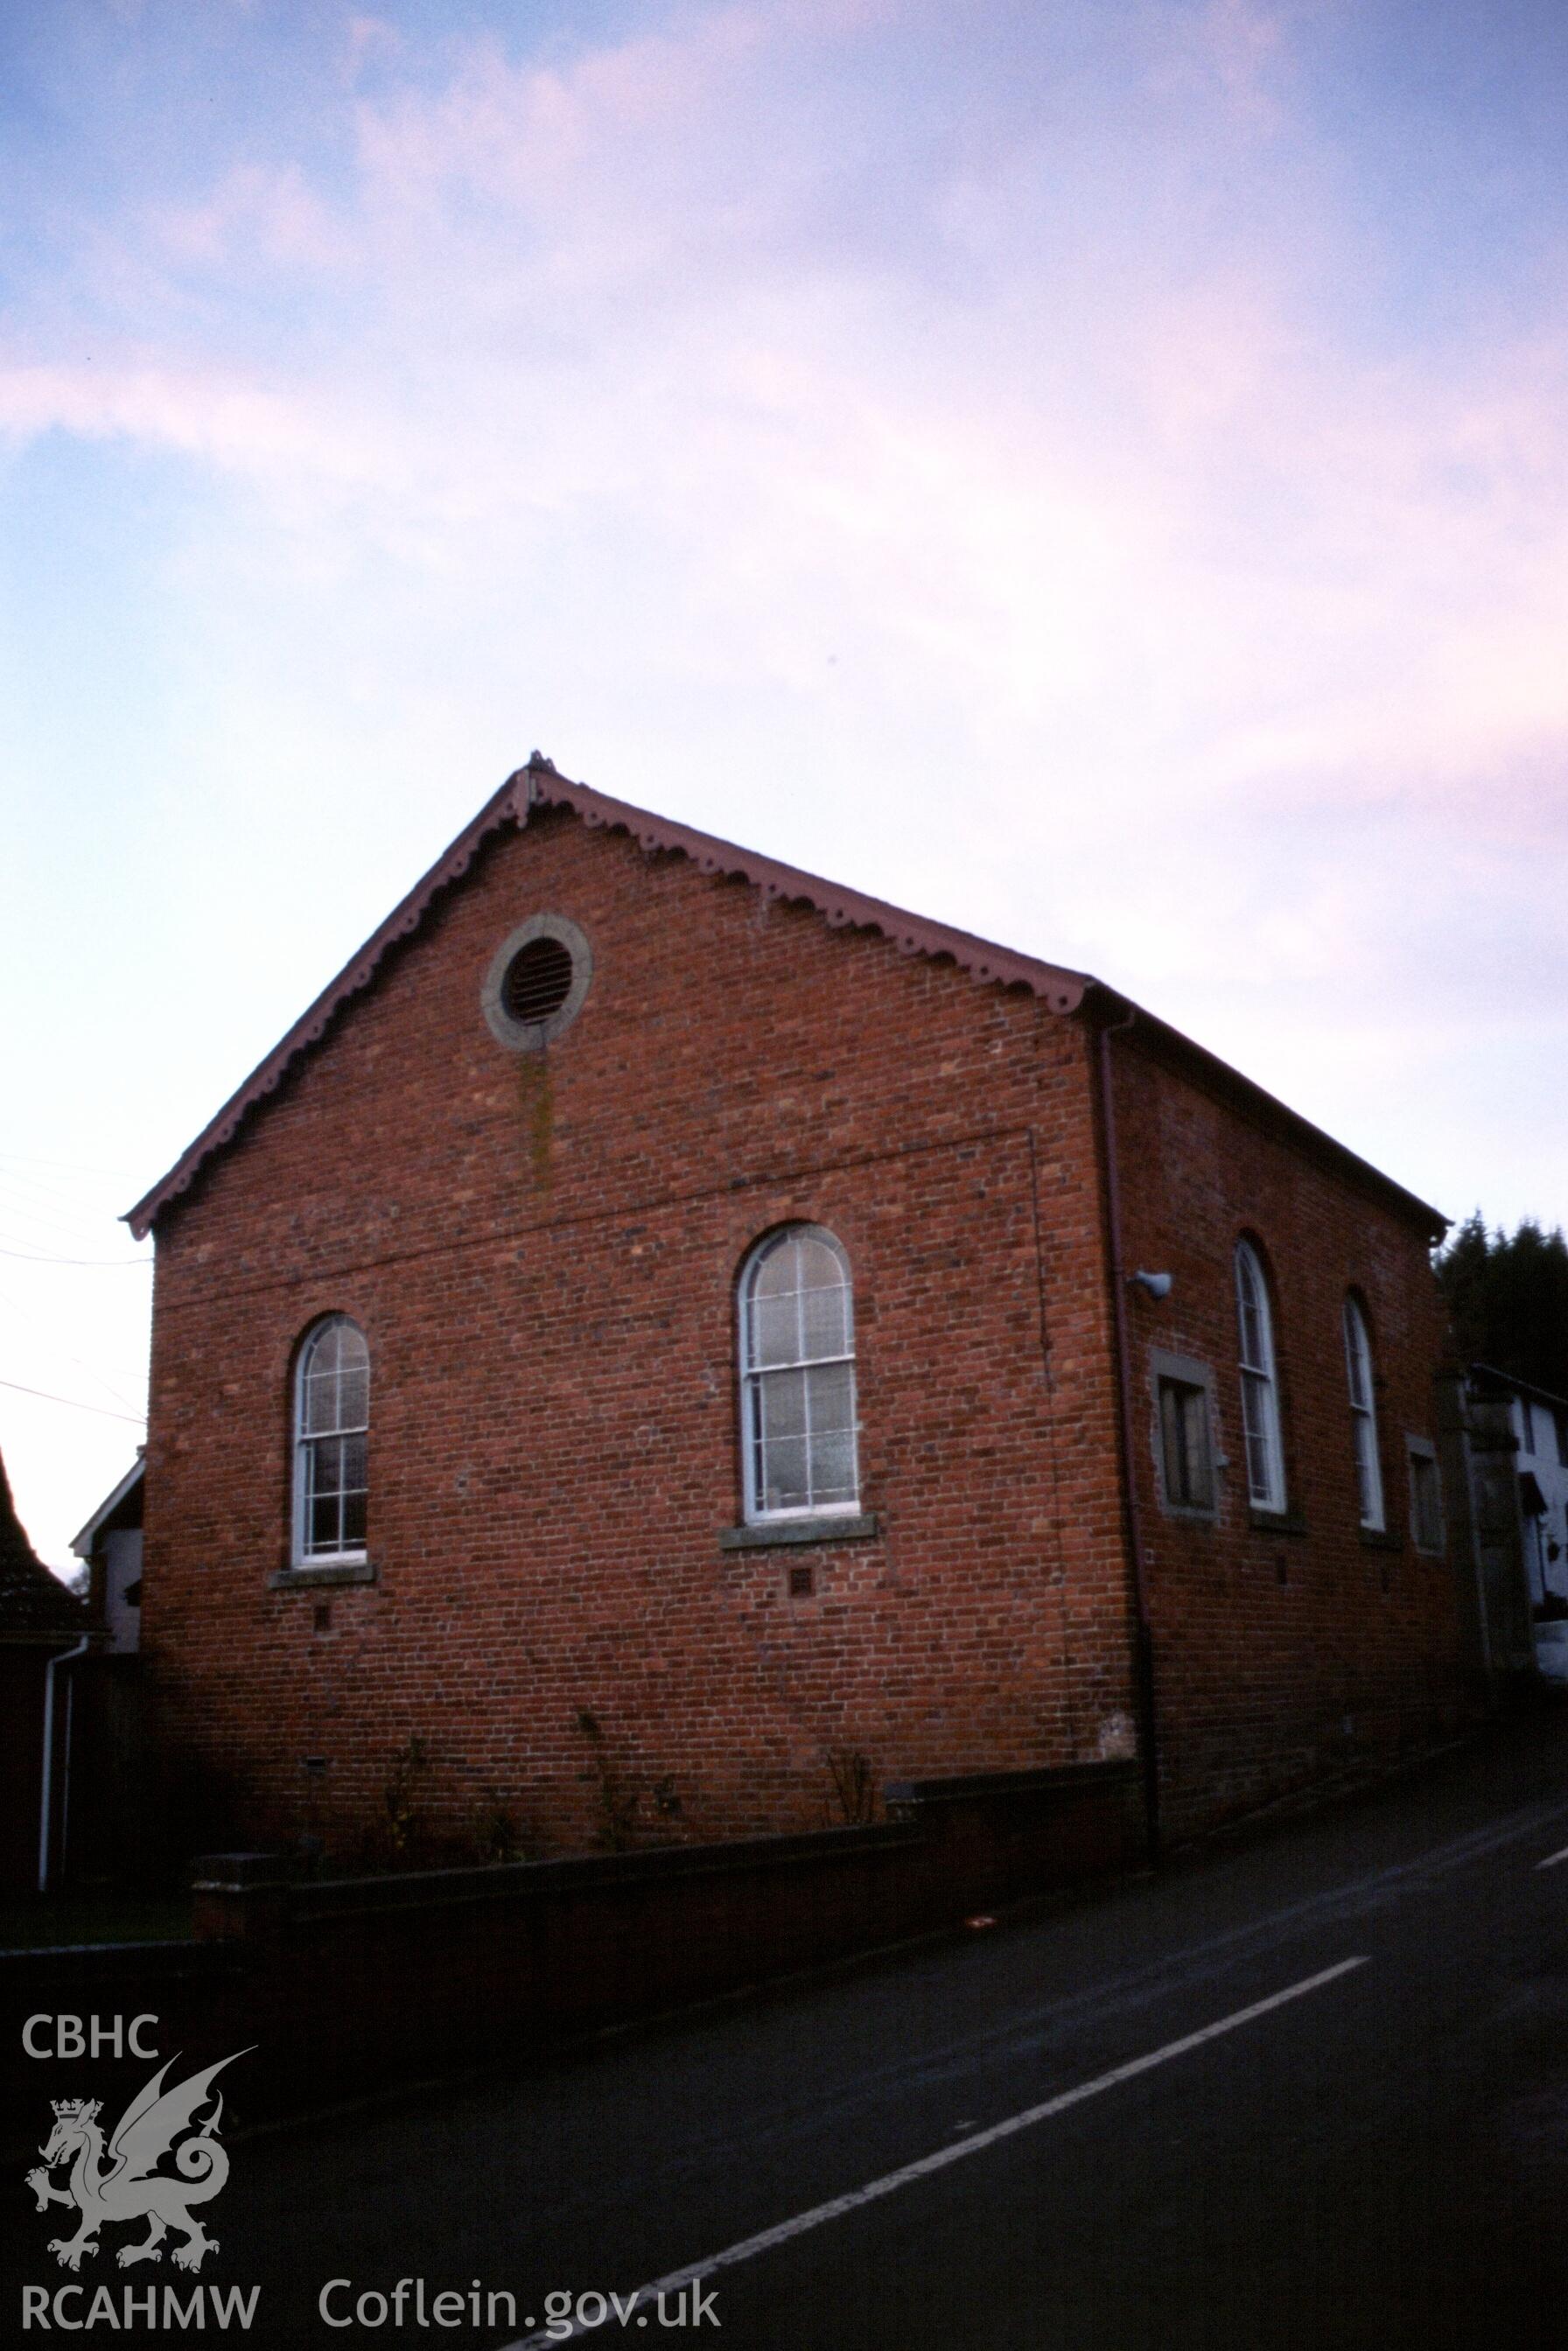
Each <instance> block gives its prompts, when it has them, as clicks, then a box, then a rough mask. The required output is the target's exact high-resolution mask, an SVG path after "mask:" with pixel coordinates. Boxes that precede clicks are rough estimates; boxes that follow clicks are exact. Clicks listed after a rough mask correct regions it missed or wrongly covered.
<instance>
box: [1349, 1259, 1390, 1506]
mask: <svg viewBox="0 0 1568 2351" xmlns="http://www.w3.org/2000/svg"><path fill="white" fill-rule="evenodd" d="M1341 1319H1342V1321H1343V1327H1344V1375H1345V1383H1346V1385H1347V1386H1348V1387H1349V1390H1350V1426H1351V1437H1352V1441H1353V1444H1354V1452H1355V1485H1356V1499H1357V1505H1358V1507H1359V1509H1360V1511H1361V1523H1362V1525H1363V1526H1364V1528H1365V1530H1366V1531H1367V1533H1368V1534H1381V1533H1382V1532H1383V1531H1384V1529H1385V1525H1386V1523H1387V1520H1386V1514H1385V1510H1384V1507H1383V1464H1382V1461H1381V1458H1379V1455H1378V1449H1377V1395H1376V1390H1375V1388H1374V1386H1373V1374H1372V1339H1371V1336H1370V1334H1369V1332H1368V1331H1367V1327H1366V1316H1365V1314H1364V1312H1363V1311H1362V1305H1361V1301H1360V1300H1359V1299H1358V1298H1357V1297H1356V1296H1355V1294H1354V1291H1347V1292H1346V1294H1345V1301H1344V1308H1343V1315H1342V1318H1341Z"/></svg>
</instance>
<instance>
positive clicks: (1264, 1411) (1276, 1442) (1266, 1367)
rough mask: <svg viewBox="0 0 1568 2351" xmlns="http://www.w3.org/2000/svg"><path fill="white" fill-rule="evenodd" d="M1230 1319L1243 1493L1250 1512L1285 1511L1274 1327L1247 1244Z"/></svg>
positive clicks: (1257, 1263) (1265, 1288)
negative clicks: (1236, 1345) (1237, 1366)
mask: <svg viewBox="0 0 1568 2351" xmlns="http://www.w3.org/2000/svg"><path fill="white" fill-rule="evenodd" d="M1236 1320H1237V1326H1238V1331H1239V1341H1240V1350H1239V1352H1240V1358H1241V1426H1242V1429H1243V1431H1244V1433H1245V1436H1246V1439H1247V1493H1248V1499H1249V1500H1250V1502H1251V1503H1252V1506H1253V1508H1254V1509H1255V1510H1283V1509H1284V1507H1285V1462H1284V1456H1283V1453H1282V1451H1281V1445H1280V1384H1279V1380H1278V1377H1277V1375H1276V1374H1275V1369H1274V1325H1273V1318H1272V1316H1271V1315H1270V1311H1269V1285H1268V1282H1267V1280H1265V1278H1264V1274H1263V1266H1262V1261H1261V1259H1260V1258H1259V1255H1258V1252H1257V1250H1256V1249H1254V1248H1253V1246H1252V1244H1251V1242H1250V1241H1239V1242H1238V1243H1237V1247H1236Z"/></svg>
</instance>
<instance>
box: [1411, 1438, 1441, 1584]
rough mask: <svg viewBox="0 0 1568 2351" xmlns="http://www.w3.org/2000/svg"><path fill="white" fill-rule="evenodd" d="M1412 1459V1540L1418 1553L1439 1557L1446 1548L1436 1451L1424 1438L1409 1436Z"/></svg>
mask: <svg viewBox="0 0 1568 2351" xmlns="http://www.w3.org/2000/svg"><path fill="white" fill-rule="evenodd" d="M1405 1444H1406V1451H1407V1452H1408V1454H1409V1457H1410V1540H1411V1541H1412V1542H1413V1543H1414V1544H1415V1546H1416V1550H1417V1551H1423V1552H1427V1553H1428V1554H1430V1555H1432V1556H1440V1555H1441V1553H1442V1549H1443V1540H1444V1537H1443V1481H1442V1478H1441V1475H1440V1474H1439V1471H1438V1468H1437V1447H1436V1446H1434V1445H1433V1444H1431V1443H1430V1442H1429V1441H1428V1439H1427V1438H1426V1437H1406V1440H1405Z"/></svg>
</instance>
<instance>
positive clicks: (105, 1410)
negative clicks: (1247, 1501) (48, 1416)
mask: <svg viewBox="0 0 1568 2351" xmlns="http://www.w3.org/2000/svg"><path fill="white" fill-rule="evenodd" d="M0 1388H12V1389H14V1390H15V1391H16V1395H30V1396H38V1397H39V1398H41V1400H42V1401H43V1402H44V1403H45V1404H64V1405H69V1406H70V1408H71V1410H72V1411H73V1412H96V1413H99V1414H101V1415H102V1416H103V1418H104V1419H105V1420H128V1421H129V1422H130V1423H131V1426H132V1428H145V1427H146V1426H147V1416H146V1414H145V1413H142V1412H110V1408H109V1406H108V1405H106V1404H83V1402H82V1400H81V1398H80V1397H79V1396H60V1395H50V1394H49V1391H48V1389H47V1388H26V1387H24V1386H23V1385H22V1383H21V1381H20V1380H0Z"/></svg>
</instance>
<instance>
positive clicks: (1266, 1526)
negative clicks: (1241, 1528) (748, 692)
mask: <svg viewBox="0 0 1568 2351" xmlns="http://www.w3.org/2000/svg"><path fill="white" fill-rule="evenodd" d="M1247 1523H1248V1525H1249V1527H1250V1528H1251V1529H1252V1531H1253V1532H1254V1533H1255V1534H1260V1535H1304V1534H1305V1533H1306V1531H1307V1521H1306V1517H1305V1514H1304V1513H1303V1512H1302V1511H1301V1510H1249V1511H1248V1513H1247Z"/></svg>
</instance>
